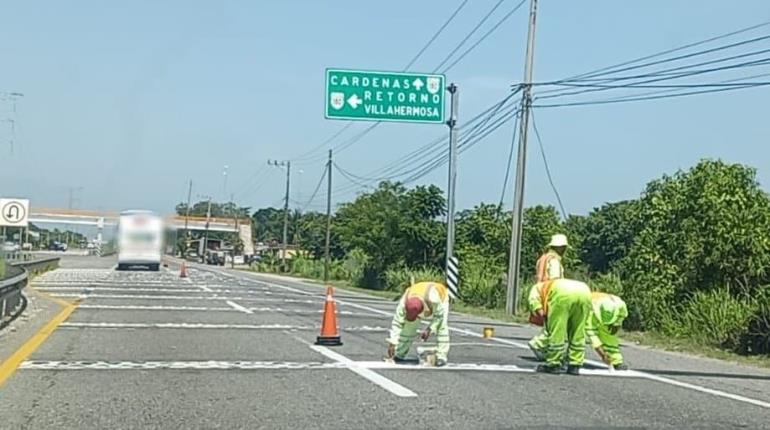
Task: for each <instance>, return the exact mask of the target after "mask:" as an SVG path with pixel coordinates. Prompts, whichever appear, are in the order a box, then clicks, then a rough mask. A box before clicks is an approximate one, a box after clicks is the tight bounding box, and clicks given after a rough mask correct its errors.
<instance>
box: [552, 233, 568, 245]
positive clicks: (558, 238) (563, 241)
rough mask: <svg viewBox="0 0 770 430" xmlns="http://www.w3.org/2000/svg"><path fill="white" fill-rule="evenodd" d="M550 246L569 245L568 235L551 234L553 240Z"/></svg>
mask: <svg viewBox="0 0 770 430" xmlns="http://www.w3.org/2000/svg"><path fill="white" fill-rule="evenodd" d="M548 246H549V247H553V248H558V247H561V246H567V236H565V235H563V234H554V235H553V236H551V241H550V242H549V243H548Z"/></svg>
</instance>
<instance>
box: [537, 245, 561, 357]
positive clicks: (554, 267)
mask: <svg viewBox="0 0 770 430" xmlns="http://www.w3.org/2000/svg"><path fill="white" fill-rule="evenodd" d="M567 246H568V244H567V236H565V235H563V234H555V235H553V236H551V241H550V242H548V245H547V251H546V253H545V254H543V255H541V256H540V258H538V259H537V264H536V266H535V281H536V282H538V283H541V282H546V281H550V280H552V279H560V278H563V277H564V266H562V264H561V258H562V256H563V255H564V252H565V251H566V250H567ZM535 285H538V284H535ZM533 288H534V287H533ZM533 322H535V323H536V322H537V321H536V320H534V321H533ZM547 337H548V335H547V334H546V332H545V326H543V330H541V331H540V333H538V334H536V335H535V336H534V337H533V338H532V339H530V340H529V349H531V350H532V353H534V354H535V357H536V358H537V360H538V361H543V360H544V359H545V357H544V356H543V353H542V351H544V350H545V340H546V338H547Z"/></svg>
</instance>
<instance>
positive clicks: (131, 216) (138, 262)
mask: <svg viewBox="0 0 770 430" xmlns="http://www.w3.org/2000/svg"><path fill="white" fill-rule="evenodd" d="M162 252H163V219H162V218H161V217H160V216H158V215H157V214H155V213H154V212H152V211H146V210H130V211H123V212H121V213H120V219H119V220H118V270H127V269H129V268H130V267H132V266H144V267H147V268H148V269H149V270H153V271H157V270H159V269H160V262H161V261H160V260H161V255H162Z"/></svg>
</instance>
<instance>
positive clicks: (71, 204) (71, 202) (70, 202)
mask: <svg viewBox="0 0 770 430" xmlns="http://www.w3.org/2000/svg"><path fill="white" fill-rule="evenodd" d="M82 190H83V187H69V188H68V191H69V198H68V200H67V208H69V209H72V208H73V207H74V203H75V202H76V201H77V199H76V198H75V192H76V191H82Z"/></svg>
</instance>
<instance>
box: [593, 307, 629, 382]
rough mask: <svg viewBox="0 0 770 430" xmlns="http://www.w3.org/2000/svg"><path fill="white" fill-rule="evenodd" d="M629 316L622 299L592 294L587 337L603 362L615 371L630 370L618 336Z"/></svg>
mask: <svg viewBox="0 0 770 430" xmlns="http://www.w3.org/2000/svg"><path fill="white" fill-rule="evenodd" d="M627 316H628V308H627V307H626V303H625V302H624V301H623V300H622V299H621V298H620V297H618V296H615V295H612V294H607V293H591V315H590V317H589V318H588V320H587V321H586V335H588V340H589V341H590V342H591V346H592V347H593V348H594V350H596V353H597V354H599V357H601V358H602V361H604V362H605V363H607V365H610V366H612V367H613V368H614V369H615V370H628V366H627V365H626V364H625V363H624V362H623V355H621V354H620V342H619V341H618V337H617V336H616V334H617V332H618V330H619V329H620V327H621V326H622V325H623V320H625V319H626V317H627Z"/></svg>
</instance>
